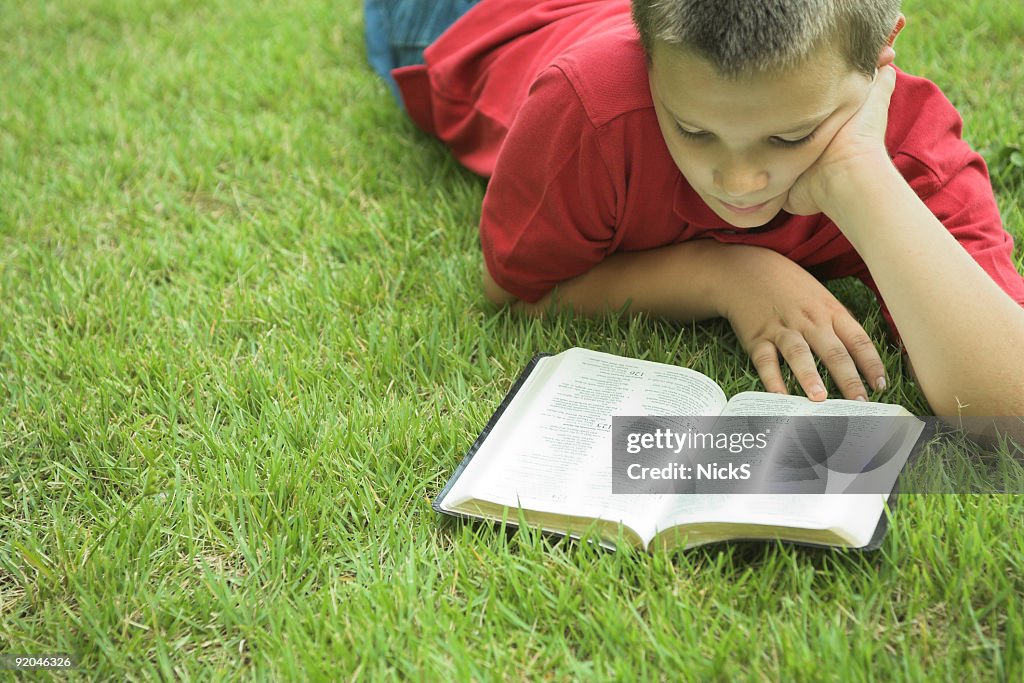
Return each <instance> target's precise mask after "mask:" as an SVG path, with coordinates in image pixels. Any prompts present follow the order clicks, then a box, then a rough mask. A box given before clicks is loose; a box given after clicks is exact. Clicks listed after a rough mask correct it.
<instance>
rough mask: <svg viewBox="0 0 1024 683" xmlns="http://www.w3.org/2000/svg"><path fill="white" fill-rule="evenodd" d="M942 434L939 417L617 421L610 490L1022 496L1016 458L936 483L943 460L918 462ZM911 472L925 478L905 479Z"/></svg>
mask: <svg viewBox="0 0 1024 683" xmlns="http://www.w3.org/2000/svg"><path fill="white" fill-rule="evenodd" d="M942 430H943V427H942V425H941V424H940V423H939V421H938V418H934V417H924V418H921V417H914V416H909V415H905V416H872V415H852V416H842V417H838V416H817V417H806V416H801V417H797V416H727V417H700V416H667V417H646V416H635V417H614V418H613V420H612V443H613V447H612V491H613V493H617V494H618V493H633V494H635V493H651V494H665V493H670V494H676V493H708V494H733V493H783V494H803V493H879V494H889V493H891V492H892V491H893V490H894V488H895V487H896V486H897V483H899V485H900V490H901V491H904V492H934V493H960V492H975V491H985V490H987V491H990V492H1014V493H1016V492H1024V464H1022V462H1024V459H1020V458H1016V457H1014V456H1012V455H1011V456H1010V458H1011V459H1012V460H1015V463H1016V464H1015V465H1014V466H1015V467H1016V468H1017V469H1016V473H1017V474H1016V475H1014V474H1013V470H1012V468H1011V470H1007V469H1006V467H999V468H998V472H1001V473H1002V474H1000V475H998V476H997V475H996V474H995V471H996V470H992V468H991V460H983V459H978V460H977V461H975V462H972V461H971V459H970V458H969V457H968V458H966V463H967V466H966V470H965V469H964V466H963V463H960V464H959V465H958V468H957V472H958V473H959V474H958V477H959V479H958V478H956V477H954V478H953V479H950V478H949V477H948V476H938V477H936V476H934V471H935V470H936V467H940V466H941V465H942V463H941V462H940V463H938V464H936V463H927V462H924V461H922V460H920V459H919V458H918V456H919V455H920V453H921V452H922V448H924V447H926V446H927V445H928V444H929V443H931V440H932V439H933V438H934V437H935V436H936V434H937V433H941V432H942ZM1018 455H1019V451H1018ZM911 464H914V465H915V466H914V467H911ZM917 464H920V465H922V467H920V468H918V467H916V465H917ZM1003 464H1004V465H1005V464H1006V463H1003ZM929 467H930V469H929ZM965 471H968V472H969V474H968V475H967V476H964V472H965ZM1008 471H1010V475H1007V472H1008ZM914 472H917V473H918V474H922V473H923V478H922V477H918V478H917V479H916V480H915V479H914V478H913V477H910V478H909V479H908V474H910V473H914ZM1000 477H1001V478H1000ZM968 484H970V486H968Z"/></svg>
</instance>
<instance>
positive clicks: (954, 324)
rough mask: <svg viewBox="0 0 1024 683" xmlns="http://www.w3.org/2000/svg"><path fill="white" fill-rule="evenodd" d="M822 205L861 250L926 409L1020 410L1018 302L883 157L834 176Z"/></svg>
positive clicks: (1023, 373) (1021, 315) (1023, 406)
mask: <svg viewBox="0 0 1024 683" xmlns="http://www.w3.org/2000/svg"><path fill="white" fill-rule="evenodd" d="M822 205H823V209H824V210H825V213H826V214H828V215H829V216H830V217H831V218H832V219H833V220H834V221H835V222H836V224H837V225H838V226H839V228H840V229H841V230H842V231H843V233H844V234H845V235H846V237H847V238H848V239H849V240H850V242H851V243H852V244H853V246H854V247H855V248H856V249H857V251H858V253H859V254H860V255H861V257H862V258H863V259H864V262H865V264H866V265H867V267H868V270H869V271H870V272H871V276H872V278H874V280H875V284H876V285H877V286H878V289H879V291H880V293H881V295H882V297H883V298H884V299H885V302H886V305H887V306H888V308H889V312H890V313H891V314H892V317H893V320H894V321H895V323H896V326H897V327H898V328H899V331H900V335H901V336H902V337H903V342H904V345H905V346H906V348H907V352H908V354H909V355H910V357H911V359H912V360H913V364H914V368H915V371H916V375H917V377H918V380H919V381H920V383H921V388H922V390H923V391H924V394H925V396H926V398H927V399H928V402H929V404H930V405H931V406H932V409H933V410H934V411H935V412H936V413H937V414H939V415H950V416H953V415H960V414H962V415H993V416H994V415H1024V366H1022V365H1021V364H1020V363H1019V362H1018V361H1019V354H1020V349H1021V347H1022V346H1024V310H1022V309H1021V308H1020V307H1019V306H1018V305H1017V304H1016V303H1015V302H1014V301H1013V300H1012V299H1011V298H1010V297H1009V296H1008V295H1006V293H1005V292H1003V291H1002V289H1000V288H999V286H998V285H997V284H996V283H995V282H994V281H993V280H992V279H991V277H989V275H988V274H987V273H986V272H985V271H984V270H983V269H982V268H981V266H980V265H978V263H977V262H976V261H975V260H974V259H973V258H971V256H970V255H969V254H968V253H967V252H966V251H965V250H964V249H963V247H961V246H960V244H958V243H957V241H956V240H955V239H954V238H953V236H952V235H951V234H950V233H949V231H948V230H947V229H946V228H945V227H944V226H943V225H942V223H941V222H940V221H939V220H938V219H937V218H936V217H935V216H934V215H933V214H932V213H931V211H930V210H929V209H928V207H927V206H925V204H924V203H923V202H922V201H921V200H920V198H918V196H917V195H916V194H915V193H914V191H913V190H912V189H911V188H910V186H909V185H908V184H907V183H906V181H905V180H904V179H903V178H902V176H900V174H899V172H898V171H897V170H896V169H895V168H894V167H893V166H892V164H891V163H889V161H888V159H887V158H886V159H885V160H884V161H882V160H881V159H879V160H875V161H874V162H873V163H872V164H867V163H865V164H864V165H862V166H861V167H860V169H859V170H858V171H857V172H853V173H848V174H846V175H844V177H843V178H841V179H837V181H836V182H834V183H832V184H831V185H830V186H829V187H828V188H827V191H826V192H825V193H824V198H823V200H822Z"/></svg>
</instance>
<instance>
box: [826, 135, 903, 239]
mask: <svg viewBox="0 0 1024 683" xmlns="http://www.w3.org/2000/svg"><path fill="white" fill-rule="evenodd" d="M897 183H902V184H904V185H905V184H906V180H904V178H903V176H902V175H900V173H899V171H898V170H897V169H896V167H895V166H893V163H892V160H891V159H890V158H889V156H888V155H887V154H886V153H885V151H884V149H883V150H881V151H880V152H879V153H878V154H873V155H870V156H865V157H862V158H859V159H856V160H853V161H851V163H848V164H844V165H843V166H841V167H840V166H836V167H835V168H833V169H830V171H829V172H826V173H822V174H821V175H820V177H819V181H818V183H816V185H815V187H814V189H813V190H812V192H813V196H814V201H815V203H817V205H818V206H819V207H820V208H821V211H822V213H824V214H825V215H826V216H828V217H829V218H831V219H832V220H833V221H834V222H835V223H836V225H837V226H838V227H839V228H840V230H844V226H847V225H849V218H850V217H851V213H855V212H858V211H861V210H862V209H863V207H864V203H865V202H869V201H870V202H874V201H878V200H879V199H881V196H880V195H881V194H884V192H885V190H887V189H890V188H895V187H896V186H897V185H896V184H897ZM844 232H845V230H844Z"/></svg>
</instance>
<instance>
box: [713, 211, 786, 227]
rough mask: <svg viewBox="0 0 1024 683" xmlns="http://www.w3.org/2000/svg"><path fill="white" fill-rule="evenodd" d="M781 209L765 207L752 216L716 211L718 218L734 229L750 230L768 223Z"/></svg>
mask: <svg viewBox="0 0 1024 683" xmlns="http://www.w3.org/2000/svg"><path fill="white" fill-rule="evenodd" d="M780 210H781V209H779V208H777V207H765V208H764V209H762V210H761V211H758V212H756V213H752V214H745V215H736V214H733V213H731V212H729V211H716V212H715V213H717V214H718V217H719V218H721V219H722V220H723V221H725V222H726V223H728V224H729V225H731V226H732V227H734V228H738V229H740V230H750V229H752V228H760V227H762V226H763V225H766V224H767V223H770V222H771V221H772V219H773V218H775V217H776V216H777V215H779V211H780Z"/></svg>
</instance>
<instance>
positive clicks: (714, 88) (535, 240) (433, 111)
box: [368, 0, 1024, 416]
mask: <svg viewBox="0 0 1024 683" xmlns="http://www.w3.org/2000/svg"><path fill="white" fill-rule="evenodd" d="M632 5H633V6H632V17H631V16H630V7H629V5H628V3H626V2H625V1H624V0H623V1H622V2H618V1H614V0H606V1H593V0H590V1H588V0H546V1H544V2H536V1H535V0H483V1H482V2H480V3H479V4H477V5H475V6H474V7H473V8H472V9H470V10H469V11H468V12H466V13H465V14H464V15H463V16H462V17H461V18H460V19H459V20H458V21H455V23H454V24H453V25H452V26H451V27H450V28H449V29H448V30H447V31H445V32H444V33H443V35H441V36H440V38H439V39H437V40H436V41H435V42H433V43H432V44H431V45H430V47H429V48H427V49H426V51H425V53H424V58H423V60H422V61H423V62H425V63H424V64H414V65H411V66H406V67H404V68H399V69H396V70H395V71H393V72H392V73H393V75H394V78H395V80H396V81H397V84H398V87H399V89H400V91H401V95H402V99H403V101H404V104H405V105H406V107H407V110H408V111H409V113H410V115H411V116H412V118H413V120H414V121H415V122H416V123H417V125H418V126H419V127H420V128H422V129H423V130H425V131H427V132H429V133H431V134H434V135H437V136H438V137H440V138H441V139H442V140H444V141H445V142H446V143H447V144H448V145H449V147H450V148H451V149H452V151H453V152H454V154H455V155H456V156H457V158H458V159H459V160H460V161H461V162H462V163H463V164H464V165H466V166H467V167H468V168H470V169H471V170H474V171H476V172H478V173H480V174H482V175H485V176H490V178H491V179H490V183H489V185H488V189H487V194H486V196H485V199H484V203H483V210H482V217H481V226H480V231H481V244H482V247H483V252H484V260H485V265H486V267H485V269H484V287H485V290H486V292H487V296H488V298H489V299H490V300H491V301H493V302H495V303H497V304H514V305H515V306H517V307H521V308H524V309H526V310H528V311H532V312H543V311H544V310H546V309H547V307H548V306H549V304H550V303H551V302H552V301H557V302H558V303H559V304H562V305H571V306H572V307H574V308H575V309H576V310H578V311H581V312H584V313H592V314H600V313H603V312H606V311H608V310H610V309H611V310H616V309H619V308H621V307H623V306H625V305H627V304H628V306H629V310H630V311H644V312H648V313H651V314H654V315H661V316H668V317H673V318H676V319H679V320H683V321H688V320H698V319H703V318H709V317H713V316H716V315H721V316H724V317H726V318H727V319H728V320H729V321H730V323H731V325H732V327H733V329H734V330H735V332H736V334H737V336H738V338H739V339H740V341H741V342H742V344H743V346H744V348H745V349H746V350H747V352H748V353H749V354H750V355H751V358H752V360H753V362H754V364H755V366H756V367H757V370H758V373H759V375H760V377H761V379H762V381H763V382H764V385H765V387H766V388H767V390H769V391H777V392H785V391H786V389H785V384H784V382H783V379H782V374H781V370H780V365H779V354H781V355H782V357H783V358H784V359H785V361H786V362H787V363H788V364H789V365H790V367H791V369H792V371H793V373H794V375H795V377H796V378H797V380H798V381H799V383H800V386H801V387H802V389H803V390H804V392H805V393H806V394H807V395H808V397H809V398H811V399H812V400H824V399H825V398H826V393H825V390H824V388H823V384H822V381H821V378H820V375H819V374H818V371H817V368H816V364H815V356H817V357H819V358H821V360H822V361H823V362H824V364H825V365H826V367H828V369H829V371H830V372H831V374H832V377H833V378H834V380H835V382H836V384H837V386H838V387H839V388H840V390H841V391H842V394H843V396H845V397H847V398H858V399H864V398H866V391H865V388H864V384H863V383H862V381H861V375H862V376H863V377H865V378H867V380H868V384H869V385H870V386H871V387H873V388H874V389H876V390H878V389H882V388H884V386H885V378H884V368H883V365H882V362H881V360H880V358H879V355H878V353H877V351H876V350H875V348H874V345H873V344H872V342H871V340H870V339H869V338H868V336H867V335H866V334H865V332H864V330H863V328H862V327H861V325H860V324H859V323H858V322H857V321H856V320H854V319H853V318H852V317H851V316H850V314H849V313H848V312H847V311H846V309H845V308H844V307H843V306H842V305H841V304H840V303H839V302H838V301H837V300H836V299H835V298H834V297H833V296H832V295H831V294H830V293H829V292H828V290H827V289H825V288H824V287H823V286H822V284H821V283H820V281H819V280H821V279H829V278H837V277H844V276H855V277H859V278H860V279H861V280H863V281H864V282H865V283H866V284H867V285H868V286H869V287H870V288H871V289H872V290H874V291H875V293H876V295H878V297H879V300H880V302H881V303H882V307H883V313H884V315H885V317H886V320H887V322H888V323H889V325H890V327H891V329H892V331H893V332H894V333H895V335H896V336H897V339H899V340H900V341H901V342H902V344H903V347H904V350H905V352H906V353H907V354H908V356H909V359H910V361H911V363H912V370H913V371H914V373H915V375H916V377H917V379H918V381H919V383H920V385H921V388H922V390H923V392H924V394H925V396H926V398H927V400H928V402H929V404H930V405H931V407H932V409H933V410H934V411H935V413H936V414H937V415H946V416H966V415H990V416H992V415H1003V416H1019V415H1024V364H1021V363H1019V362H1015V361H1014V360H1013V359H1014V358H1015V357H1016V354H1017V353H1018V349H1019V348H1020V347H1021V346H1022V345H1024V311H1022V310H1021V306H1022V305H1024V281H1022V278H1021V276H1020V274H1019V273H1017V271H1016V269H1015V267H1014V265H1013V262H1012V240H1011V238H1010V237H1009V235H1008V234H1007V233H1006V232H1005V231H1004V230H1003V229H1002V227H1001V223H1000V219H999V215H998V210H997V208H996V206H995V202H994V199H993V196H992V189H991V186H990V184H989V181H988V176H987V171H986V169H985V166H984V163H983V161H982V160H981V158H980V156H978V155H977V154H975V153H974V152H972V151H971V150H970V149H969V148H968V147H967V146H966V144H965V143H964V142H963V141H962V140H961V139H960V136H959V133H960V119H959V116H958V115H957V114H956V112H955V110H954V109H953V108H952V105H950V104H949V102H948V101H947V100H946V99H945V97H943V96H942V95H941V93H940V92H939V91H938V90H937V88H935V86H934V85H932V84H931V83H929V82H927V81H925V80H923V79H918V78H913V77H911V76H908V75H906V74H903V73H901V72H897V71H896V70H895V68H894V67H893V66H892V62H893V60H894V58H895V52H894V50H893V43H894V41H895V38H896V36H897V35H898V34H899V32H900V30H901V29H902V27H903V24H904V20H903V17H902V15H901V14H900V13H899V1H898V0H867V1H865V2H842V1H839V0H835V1H829V0H768V1H764V2H756V3H754V2H746V1H743V0H738V1H737V0H662V1H660V2H655V1H653V0H635V1H634V2H633V3H632ZM433 6H434V7H436V6H437V5H436V4H435V5H433ZM369 16H370V11H369V10H368V19H369ZM631 18H632V21H631ZM424 25H425V22H420V26H424ZM371 42H372V41H371Z"/></svg>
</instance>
